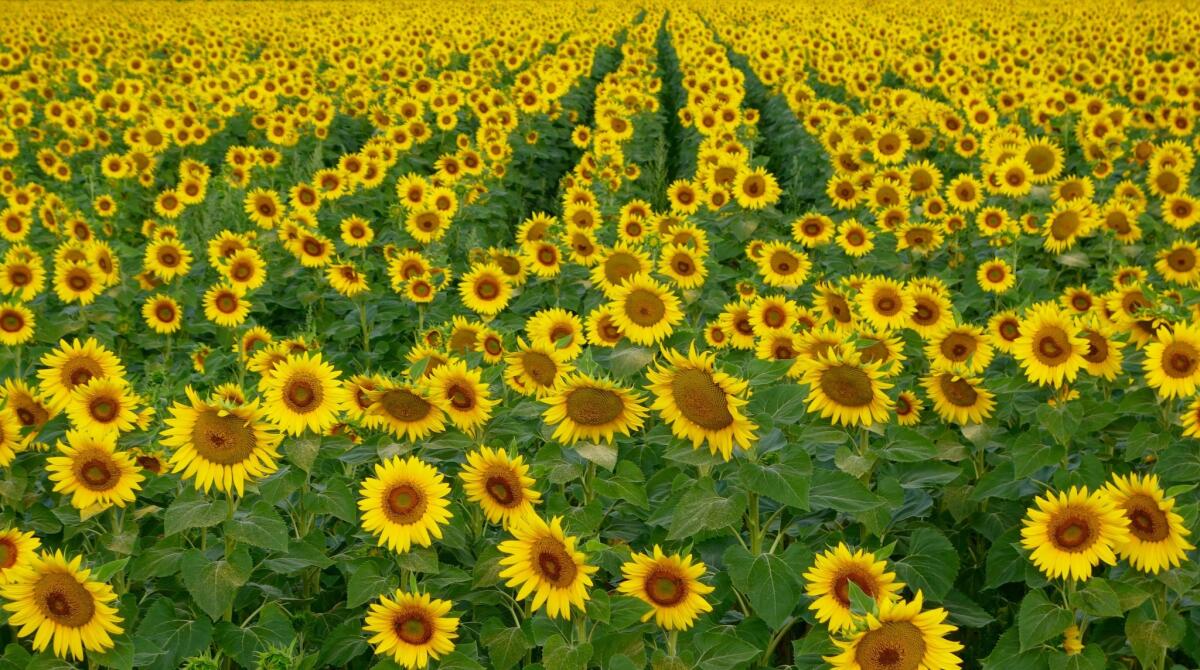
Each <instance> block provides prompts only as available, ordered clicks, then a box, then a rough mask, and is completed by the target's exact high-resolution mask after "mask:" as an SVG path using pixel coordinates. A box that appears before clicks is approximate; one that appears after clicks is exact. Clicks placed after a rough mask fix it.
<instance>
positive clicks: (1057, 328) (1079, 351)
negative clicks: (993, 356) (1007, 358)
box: [1013, 303, 1088, 386]
mask: <svg viewBox="0 0 1200 670" xmlns="http://www.w3.org/2000/svg"><path fill="white" fill-rule="evenodd" d="M1020 328H1021V337H1019V338H1018V339H1017V341H1016V342H1014V343H1013V355H1014V356H1016V358H1017V360H1018V361H1019V362H1020V363H1021V367H1022V368H1024V369H1025V376H1026V377H1027V378H1028V379H1029V381H1031V382H1033V383H1035V384H1040V385H1042V386H1046V385H1051V386H1062V385H1063V382H1071V381H1075V377H1076V376H1077V375H1078V374H1079V369H1080V368H1082V367H1083V366H1084V364H1085V363H1086V362H1087V360H1086V359H1085V358H1084V356H1085V355H1086V354H1087V353H1088V341H1087V340H1085V339H1084V338H1082V337H1079V334H1078V333H1079V328H1078V327H1077V325H1076V323H1075V320H1074V319H1072V318H1071V316H1070V314H1067V313H1066V312H1064V311H1063V310H1062V309H1060V308H1059V307H1058V306H1057V305H1054V304H1052V303H1045V304H1042V305H1039V306H1037V307H1034V308H1032V309H1030V310H1029V312H1028V313H1027V314H1026V315H1025V318H1024V319H1022V320H1021V326H1020Z"/></svg>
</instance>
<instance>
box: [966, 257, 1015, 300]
mask: <svg viewBox="0 0 1200 670" xmlns="http://www.w3.org/2000/svg"><path fill="white" fill-rule="evenodd" d="M975 279H976V281H978V282H979V287H980V288H982V289H983V290H985V291H987V292H988V293H1004V292H1006V291H1008V290H1009V289H1010V288H1012V287H1013V286H1014V285H1015V284H1016V283H1017V275H1016V273H1015V272H1013V269H1012V267H1011V266H1009V264H1008V262H1007V261H1005V260H1004V259H1002V258H995V259H992V260H990V261H987V262H985V263H982V264H980V266H979V270H978V271H977V272H976V273H975Z"/></svg>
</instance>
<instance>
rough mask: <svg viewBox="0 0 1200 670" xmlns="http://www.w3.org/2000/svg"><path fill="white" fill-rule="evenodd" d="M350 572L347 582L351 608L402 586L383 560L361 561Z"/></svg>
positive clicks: (348, 600) (347, 600)
mask: <svg viewBox="0 0 1200 670" xmlns="http://www.w3.org/2000/svg"><path fill="white" fill-rule="evenodd" d="M350 570H351V572H350V579H348V580H347V581H346V606H347V607H350V608H355V607H358V606H359V605H362V604H364V603H367V602H370V601H372V600H375V599H376V598H378V597H379V596H380V595H382V594H385V593H391V592H392V591H395V590H396V587H397V586H399V584H400V578H399V577H398V576H397V575H395V574H392V573H391V572H390V571H388V569H387V562H386V561H384V560H382V559H378V558H364V559H360V560H358V561H355V562H354V563H353V564H352V565H351V567H350Z"/></svg>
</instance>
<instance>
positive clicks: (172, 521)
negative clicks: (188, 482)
mask: <svg viewBox="0 0 1200 670" xmlns="http://www.w3.org/2000/svg"><path fill="white" fill-rule="evenodd" d="M228 513H229V509H228V506H227V504H226V503H225V502H224V501H221V502H217V501H213V500H209V499H207V498H204V497H202V496H201V495H200V494H199V493H196V492H195V491H193V490H191V489H187V490H185V492H184V493H182V494H180V495H179V497H178V498H176V499H175V501H174V502H172V503H171V506H170V507H168V508H167V511H166V512H164V513H163V534H164V535H168V536H170V535H174V534H175V533H179V532H182V531H185V530H188V529H189V528H208V527H210V526H215V525H217V524H219V523H221V522H222V521H224V520H225V517H226V516H227V515H228Z"/></svg>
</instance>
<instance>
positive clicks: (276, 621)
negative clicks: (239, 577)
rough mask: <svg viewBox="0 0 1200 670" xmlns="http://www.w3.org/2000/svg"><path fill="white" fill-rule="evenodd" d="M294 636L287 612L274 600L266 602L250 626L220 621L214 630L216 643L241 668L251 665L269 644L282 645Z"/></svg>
mask: <svg viewBox="0 0 1200 670" xmlns="http://www.w3.org/2000/svg"><path fill="white" fill-rule="evenodd" d="M294 637H295V631H293V630H292V627H291V623H290V622H289V621H288V618H287V615H286V614H284V613H283V612H282V610H281V609H280V608H279V605H276V604H275V603H269V604H268V605H266V606H265V607H264V608H263V610H262V612H260V613H259V616H258V618H257V619H256V620H255V622H254V623H253V624H252V625H249V626H238V625H237V624H234V623H230V622H228V621H222V622H220V623H218V624H217V625H216V628H215V629H214V638H215V640H216V643H217V646H218V647H220V649H221V651H223V652H225V653H226V654H228V655H230V656H232V657H233V658H234V660H236V661H237V662H238V663H239V664H241V666H242V667H244V668H253V667H255V657H256V656H257V655H258V654H259V653H260V652H262V651H265V650H267V649H269V648H271V647H273V646H274V647H285V646H287V645H288V644H289V643H290V642H291V641H292V639H293V638H294Z"/></svg>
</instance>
